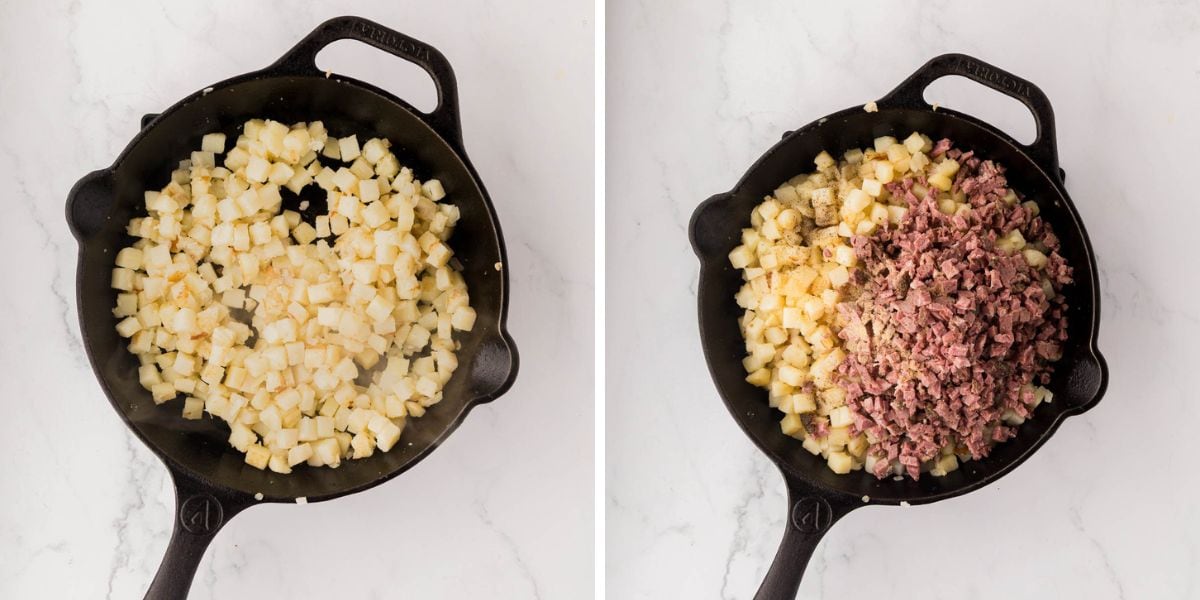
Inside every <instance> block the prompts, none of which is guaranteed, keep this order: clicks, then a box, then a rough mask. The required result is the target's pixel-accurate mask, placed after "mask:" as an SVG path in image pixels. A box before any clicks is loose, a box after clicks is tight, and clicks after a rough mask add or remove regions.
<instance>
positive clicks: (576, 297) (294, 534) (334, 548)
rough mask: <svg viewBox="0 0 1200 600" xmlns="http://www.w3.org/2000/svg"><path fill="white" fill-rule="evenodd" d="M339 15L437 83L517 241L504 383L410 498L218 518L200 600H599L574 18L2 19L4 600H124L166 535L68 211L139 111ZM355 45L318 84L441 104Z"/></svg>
mask: <svg viewBox="0 0 1200 600" xmlns="http://www.w3.org/2000/svg"><path fill="white" fill-rule="evenodd" d="M338 14H359V15H362V16H366V17H369V18H372V19H374V20H377V21H379V22H381V23H384V24H387V25H390V26H392V27H394V28H396V29H399V30H401V31H404V32H407V33H410V34H412V35H414V36H415V37H418V38H420V39H423V40H425V41H427V42H429V43H430V44H432V45H434V46H436V47H437V48H439V49H440V50H442V52H444V53H445V54H446V55H447V56H448V57H449V59H450V60H451V62H452V63H453V65H454V68H455V69H456V71H457V74H458V81H459V86H460V90H461V101H462V118H463V131H464V137H465V140H466V145H467V148H468V151H469V152H470V155H471V157H472V159H473V161H474V163H475V165H476V167H477V168H478V170H479V171H480V173H481V175H482V177H483V179H484V181H485V182H486V183H487V185H488V188H489V190H490V192H491V193H492V196H493V198H494V200H495V203H496V207H497V210H498V211H499V214H500V216H501V219H502V222H503V226H504V230H505V234H506V238H507V241H508V250H509V264H508V265H507V267H508V268H509V269H510V273H511V277H512V284H513V294H512V303H511V312H510V319H509V325H510V330H511V332H512V334H513V337H514V338H515V339H516V341H517V345H518V347H519V348H520V351H521V362H522V369H521V375H520V377H519V378H518V379H517V382H516V385H515V386H514V387H513V388H512V390H511V391H510V392H508V394H507V395H505V396H504V397H503V398H501V399H500V400H498V401H496V402H495V403H493V404H490V405H487V406H483V407H480V408H478V409H476V410H475V411H474V412H473V413H472V414H471V415H470V417H468V419H467V420H466V422H465V423H464V425H463V426H462V427H461V428H460V429H459V430H458V431H457V432H456V433H455V434H454V435H453V436H452V437H451V438H450V439H449V440H448V441H447V442H446V443H445V444H444V446H443V447H442V448H440V449H439V450H438V451H436V452H434V453H433V454H432V455H431V456H430V457H429V458H427V459H426V460H425V461H424V462H422V463H421V464H420V465H418V466H417V467H416V468H415V469H413V470H411V471H409V472H408V473H406V474H405V475H404V476H403V477H401V478H399V479H397V480H395V481H393V482H389V483H387V484H385V485H383V486H380V487H378V488H375V489H373V490H370V491H368V492H365V493H362V494H359V495H355V496H350V497H347V498H344V499H340V500H337V501H334V502H328V503H322V504H313V505H309V506H306V507H294V506H278V505H271V506H264V507H257V508H254V509H252V510H249V511H247V512H246V513H244V514H242V515H240V516H238V517H237V518H236V519H234V520H232V521H231V522H230V524H229V525H228V526H227V527H226V528H225V529H224V530H223V531H222V532H221V533H220V534H219V536H218V537H217V538H216V540H215V542H214V543H213V545H212V547H211V548H210V549H209V551H208V554H207V555H206V556H205V558H204V561H203V563H202V564H201V566H200V570H199V572H198V574H197V577H196V582H195V585H194V586H193V590H192V594H191V597H192V598H222V599H225V598H283V597H288V598H317V597H323V596H324V595H326V594H337V595H338V597H344V598H398V597H405V598H467V597H480V598H544V599H550V598H584V597H589V596H590V595H591V593H592V592H591V591H592V589H593V566H592V565H593V562H592V559H593V555H594V550H593V539H592V538H593V535H592V533H593V521H592V510H591V507H592V503H593V494H594V491H593V475H592V472H593V471H592V464H593V457H592V440H593V429H592V421H593V420H592V414H593V404H592V402H591V397H592V382H593V377H592V372H593V370H592V351H591V346H592V345H591V341H592V329H593V325H592V304H593V302H592V299H593V295H594V292H593V286H592V265H593V251H592V223H593V218H592V204H591V189H592V181H593V153H594V150H593V126H592V123H593V121H592V106H593V101H594V95H593V58H592V57H593V50H592V48H593V26H594V23H593V15H594V13H593V8H592V5H591V3H589V2H585V1H573V2H559V1H543V2H522V3H519V4H510V3H485V2H470V3H430V2H402V3H377V2H371V3H368V2H347V1H338V2H322V3H320V5H319V6H318V5H317V4H315V3H294V2H293V3H283V2H279V3H275V2H271V3H267V2H234V1H220V2H200V3H196V2H191V3H188V2H172V3H170V4H169V6H168V7H167V8H161V7H160V3H158V2H149V1H139V2H121V3H113V2H82V3H81V2H72V3H70V4H68V3H66V2H62V1H51V2H37V3H31V2H15V1H7V0H6V1H0V127H2V130H3V131H4V135H3V136H2V137H0V196H2V198H3V199H2V200H0V206H3V207H4V210H5V213H4V214H5V216H4V218H2V219H0V281H3V282H4V283H2V284H0V331H2V332H3V334H2V335H0V406H3V412H4V413H5V414H7V415H10V416H11V418H10V420H9V422H8V426H7V427H5V430H6V432H5V434H4V435H3V436H0V455H3V456H5V457H6V460H5V462H6V466H5V467H4V468H3V469H0V498H3V500H0V597H2V598H141V597H142V593H143V592H144V591H145V588H146V587H147V585H148V584H149V582H150V579H151V577H152V574H153V573H154V570H155V569H156V568H157V566H158V561H159V559H160V558H161V557H162V554H163V551H164V549H165V547H166V543H167V536H168V528H169V526H170V523H171V520H172V510H173V509H172V506H173V502H174V500H173V497H172V495H171V494H170V491H169V489H168V487H169V481H168V480H167V478H166V470H165V469H164V468H163V467H162V465H161V464H160V463H159V462H158V460H157V459H156V458H155V457H154V456H153V455H152V454H151V453H150V452H149V451H148V450H146V449H145V448H144V447H143V446H142V445H141V444H140V443H138V442H137V441H136V440H135V439H134V438H133V437H132V436H131V435H130V434H129V433H128V432H127V431H126V429H125V427H124V426H123V425H122V424H121V422H120V420H119V419H118V418H117V415H116V414H115V413H114V412H113V410H112V409H111V408H110V406H109V405H108V402H107V400H105V398H104V396H103V395H102V393H101V391H100V388H99V386H98V385H97V384H96V382H95V380H94V378H93V375H92V372H91V369H90V367H89V366H88V364H87V360H86V358H85V357H84V354H83V352H82V350H81V346H80V341H79V331H78V326H77V321H76V317H75V285H74V269H75V251H76V246H75V243H74V240H73V239H72V238H71V235H70V234H69V233H68V231H67V227H66V223H65V221H64V218H63V206H64V201H65V198H66V194H67V191H68V190H69V189H70V187H71V185H72V184H73V183H74V182H75V180H76V179H77V178H79V177H80V176H82V175H83V174H84V173H86V172H88V171H90V170H92V169H96V168H100V167H103V166H107V165H108V164H110V163H111V162H112V160H113V159H114V158H115V157H116V155H117V153H118V152H119V151H120V150H121V149H122V148H123V147H124V146H125V144H126V143H127V142H128V141H129V139H130V138H131V137H132V136H133V134H134V133H135V132H136V131H137V128H138V119H139V117H141V115H142V114H144V113H147V112H156V111H159V110H161V109H163V108H165V107H166V106H168V105H170V104H171V103H173V102H174V101H175V100H177V99H179V98H182V97H183V96H185V95H187V94H190V93H192V92H194V91H195V90H198V89H201V88H203V87H205V86H207V85H209V84H211V83H214V82H216V81H219V80H221V79H224V78H226V77H228V76H232V75H235V74H238V73H243V72H246V71H250V70H254V69H258V68H261V67H263V66H266V65H267V64H269V63H270V62H272V61H273V60H274V59H276V58H277V57H278V56H279V55H280V54H281V53H282V52H283V51H284V50H286V49H287V48H289V47H290V46H291V45H292V44H293V43H295V42H296V41H298V40H299V39H300V38H301V37H302V36H303V35H305V34H306V33H308V32H309V31H310V30H311V29H312V28H313V27H314V26H316V25H317V24H318V23H319V22H321V21H323V20H324V19H325V18H328V17H331V16H335V15H338ZM348 44H351V47H350V48H346V49H339V50H337V52H336V53H335V54H336V55H337V60H338V61H339V62H337V63H334V59H330V62H329V64H328V65H325V64H323V65H322V66H329V67H332V68H333V69H334V70H338V71H341V72H349V73H351V74H355V75H360V76H362V77H363V78H365V79H368V80H371V81H376V82H382V83H383V84H384V85H385V87H390V88H391V89H393V90H394V91H396V92H398V93H399V94H401V95H404V96H408V95H410V94H412V93H416V94H417V95H418V96H419V93H420V92H424V93H425V96H424V97H425V98H426V99H427V100H428V99H431V98H432V92H431V90H432V86H431V85H430V84H429V83H427V82H426V81H425V80H422V79H421V78H420V76H417V75H412V76H408V75H406V76H402V77H399V78H398V79H396V78H395V77H397V76H395V75H394V74H393V71H400V70H402V69H401V67H402V66H403V65H404V63H403V62H402V61H400V60H399V59H394V58H391V57H388V56H386V55H384V54H382V53H380V52H376V51H373V50H371V49H367V48H365V47H363V48H362V49H356V48H353V44H352V43H348ZM355 60H359V61H361V62H359V63H357V64H356V63H354V62H353V61H355ZM342 65H345V66H347V67H349V68H346V69H343V67H342ZM408 72H409V73H410V74H411V73H414V72H416V71H415V69H408ZM389 82H391V83H392V84H393V85H387V84H388V83H389ZM408 86H414V87H412V88H410V87H408ZM415 86H423V87H421V88H420V89H418V88H417V87H415ZM426 105H428V103H426Z"/></svg>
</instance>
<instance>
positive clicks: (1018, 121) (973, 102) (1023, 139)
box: [924, 75, 1037, 145]
mask: <svg viewBox="0 0 1200 600" xmlns="http://www.w3.org/2000/svg"><path fill="white" fill-rule="evenodd" d="M924 98H925V101H926V102H928V103H929V104H933V103H935V102H936V103H937V104H938V106H939V107H949V108H953V109H955V110H961V111H962V112H964V113H967V114H969V115H971V116H973V117H976V118H978V119H980V120H982V121H984V122H986V123H991V124H992V125H995V126H996V127H998V128H1000V129H1002V130H1004V131H1005V132H1007V133H1008V134H1009V135H1011V136H1012V137H1013V139H1015V140H1017V141H1018V142H1020V143H1022V144H1025V145H1029V144H1032V143H1033V142H1034V140H1036V139H1037V123H1035V122H1034V120H1033V113H1031V112H1029V108H1027V107H1026V106H1025V105H1024V104H1022V103H1021V101H1020V100H1017V99H1016V98H1013V97H1011V96H1006V95H1004V94H1001V93H1000V92H997V91H995V90H993V89H991V88H988V87H986V86H983V85H980V84H978V83H976V82H974V81H971V80H970V79H967V78H966V77H962V76H960V75H947V76H946V77H942V78H940V79H938V80H936V81H934V82H933V83H931V84H929V87H927V88H925V94H924Z"/></svg>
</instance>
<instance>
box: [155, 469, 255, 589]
mask: <svg viewBox="0 0 1200 600" xmlns="http://www.w3.org/2000/svg"><path fill="white" fill-rule="evenodd" d="M171 479H172V480H173V481H174V483H175V526H174V530H173V531H172V532H171V541H170V543H169V544H167V554H166V556H164V557H163V560H162V564H160V565H159V567H158V573H156V574H155V575H154V581H153V582H151V583H150V589H149V590H148V591H147V592H146V600H180V599H182V598H187V595H188V590H189V589H191V587H192V579H193V578H194V577H195V575H196V568H197V567H199V566H200V559H201V558H203V557H204V550H205V549H206V548H208V543H209V542H211V541H212V539H213V537H215V536H216V534H217V532H218V531H220V530H221V527H222V526H223V525H225V523H226V522H227V521H229V519H231V518H233V516H234V515H236V514H238V513H239V512H241V511H242V510H243V509H245V508H246V507H247V506H249V505H250V504H249V502H247V501H246V500H244V499H241V498H235V497H233V496H231V495H229V494H223V493H221V492H219V491H217V490H214V489H212V488H210V487H208V486H206V485H204V484H202V483H200V482H198V481H195V480H194V479H192V478H191V477H189V476H187V475H184V474H182V473H177V472H175V470H174V469H171Z"/></svg>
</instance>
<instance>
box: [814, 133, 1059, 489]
mask: <svg viewBox="0 0 1200 600" xmlns="http://www.w3.org/2000/svg"><path fill="white" fill-rule="evenodd" d="M931 154H932V155H933V156H940V155H942V154H945V155H946V156H948V157H952V158H956V159H957V160H959V161H960V163H961V165H962V166H961V168H960V169H959V173H958V175H957V176H956V178H955V182H954V183H955V186H956V189H959V190H961V191H962V192H963V193H964V194H966V195H967V201H968V202H969V203H970V204H971V206H972V207H973V210H972V211H970V212H968V213H966V214H962V215H950V216H948V215H945V214H942V213H941V211H939V210H938V207H937V200H936V197H935V196H934V194H933V192H927V193H926V195H925V196H924V197H917V196H916V195H915V194H914V193H913V191H912V189H913V183H914V181H916V180H917V179H923V178H905V179H902V180H900V181H896V182H892V183H890V184H888V189H889V191H890V192H891V193H892V194H893V195H894V196H895V197H902V198H904V200H905V201H906V202H907V204H908V206H909V211H908V213H907V214H906V215H905V218H904V219H903V220H902V221H901V223H900V224H899V225H897V226H891V227H886V228H882V229H880V230H878V231H876V233H875V234H873V235H872V236H870V237H868V236H855V237H854V238H852V239H851V244H852V246H853V247H854V250H855V254H856V255H858V257H859V259H860V261H861V265H860V267H859V268H858V269H857V271H858V272H859V275H858V276H857V277H856V279H855V282H856V283H857V284H858V289H857V290H856V292H855V293H854V294H851V295H850V297H851V298H853V300H848V301H846V302H844V303H843V304H842V305H840V306H839V313H840V314H841V315H842V316H843V319H844V320H845V322H846V323H848V324H849V325H848V326H847V328H846V329H849V330H851V331H850V333H846V331H845V330H843V336H844V337H845V338H846V339H852V340H855V341H856V343H854V344H849V345H848V346H847V351H848V354H847V358H846V359H845V360H844V361H842V364H841V365H840V366H839V367H838V377H839V378H840V381H841V382H842V384H843V385H844V386H845V388H846V390H847V394H846V402H847V404H848V405H849V407H850V411H851V415H852V425H851V429H852V432H853V433H855V434H857V433H861V432H866V433H868V434H869V435H870V436H871V438H872V439H874V440H876V441H875V442H873V443H872V445H871V447H870V449H869V453H870V454H871V456H872V457H874V458H875V459H876V460H877V462H876V463H875V465H874V468H873V469H872V471H873V473H874V474H875V475H876V476H877V477H885V476H887V475H888V474H890V473H891V464H892V463H893V462H897V461H898V462H899V464H901V465H902V466H903V467H904V470H905V472H906V473H907V474H908V475H909V476H910V477H913V478H914V479H916V478H918V477H920V472H921V467H922V465H923V464H926V463H927V462H929V461H931V460H933V459H935V458H937V457H938V455H939V453H940V451H941V449H942V448H945V447H947V446H950V447H953V448H956V449H960V450H965V451H966V452H967V453H969V454H970V455H971V456H972V457H974V458H982V457H984V456H987V454H988V453H989V452H990V451H991V449H992V447H993V446H994V445H995V444H996V443H999V442H1002V441H1004V440H1007V439H1009V438H1011V437H1012V436H1013V435H1016V429H1015V428H1013V427H1011V426H1007V425H1004V424H1003V422H1002V421H1001V417H1002V416H1003V415H1004V414H1005V413H1006V412H1007V411H1012V412H1013V413H1015V414H1018V415H1021V416H1026V415H1028V414H1029V412H1030V409H1029V406H1030V405H1032V402H1033V394H1032V391H1031V390H1030V388H1029V386H1030V384H1032V383H1043V382H1046V381H1048V380H1049V378H1050V374H1051V373H1052V368H1053V367H1052V362H1053V361H1054V360H1056V359H1057V358H1058V357H1059V356H1060V355H1061V353H1062V342H1063V341H1065V340H1066V322H1067V321H1066V314H1067V311H1066V304H1065V297H1064V296H1063V294H1062V293H1061V292H1062V289H1063V287H1064V286H1066V285H1068V284H1069V283H1071V277H1072V273H1071V268H1070V266H1069V264H1068V263H1067V261H1066V259H1064V258H1063V257H1062V256H1061V255H1060V254H1059V253H1058V251H1057V250H1058V247H1059V240H1058V238H1057V237H1055V235H1054V233H1053V232H1052V231H1051V230H1050V227H1049V225H1048V224H1047V223H1045V222H1044V221H1042V219H1041V218H1040V217H1037V216H1034V215H1032V214H1031V213H1030V211H1029V210H1027V209H1026V208H1024V207H1023V206H1021V205H1020V203H1017V204H1015V205H1010V204H1008V203H1006V202H1004V201H1003V198H1004V196H1005V195H1007V194H1008V191H1009V188H1008V183H1007V180H1006V178H1005V176H1004V171H1003V169H1002V168H1001V167H1000V166H999V165H996V164H995V163H993V162H992V161H988V160H981V159H980V158H979V157H977V156H974V154H973V153H971V152H961V151H960V150H958V149H956V148H954V147H953V146H952V144H951V143H950V141H949V140H939V141H938V142H937V143H936V144H935V145H934V148H933V151H932V152H931ZM1012 229H1017V230H1019V231H1020V232H1021V234H1022V235H1023V236H1024V237H1025V239H1026V240H1028V241H1029V242H1030V243H1040V244H1041V245H1042V247H1045V248H1046V250H1047V252H1046V253H1047V258H1048V260H1047V264H1046V266H1045V267H1044V269H1043V270H1041V271H1040V272H1039V271H1038V270H1036V269H1034V268H1032V267H1030V266H1029V265H1028V264H1027V263H1026V261H1025V260H1024V258H1023V257H1022V256H1021V255H1020V254H1019V253H1016V254H1008V253H1006V252H1005V251H1002V250H999V249H997V248H996V245H995V244H996V240H997V239H998V238H999V237H1001V236H1003V235H1005V234H1007V233H1008V231H1010V230H1012ZM1043 277H1044V278H1047V279H1048V280H1049V282H1050V287H1051V289H1052V290H1053V291H1054V297H1053V298H1047V297H1046V294H1045V292H1044V291H1043V289H1042V283H1041V281H1042V279H1043ZM885 332H886V335H885ZM827 427H828V425H827V423H824V422H818V424H817V429H818V431H827Z"/></svg>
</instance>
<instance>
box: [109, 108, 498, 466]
mask: <svg viewBox="0 0 1200 600" xmlns="http://www.w3.org/2000/svg"><path fill="white" fill-rule="evenodd" d="M226 147H227V140H226V139H225V135H223V134H220V133H213V134H209V135H205V136H204V138H203V141H202V142H201V146H200V149H199V150H198V151H196V152H193V153H192V154H191V157H190V159H188V160H184V161H182V162H181V163H180V164H179V168H178V169H177V170H175V171H174V172H173V173H172V175H171V182H170V183H169V184H167V186H166V187H164V188H162V189H161V190H158V191H147V192H146V193H145V206H146V212H147V216H145V217H141V218H134V219H132V220H131V221H130V222H129V226H128V230H127V231H128V233H129V235H131V236H133V237H134V238H136V241H135V242H134V243H133V244H132V245H130V246H129V247H126V248H123V249H122V250H121V251H120V252H119V253H118V254H117V256H116V268H115V269H113V272H112V286H113V287H114V288H116V289H117V290H118V295H117V303H116V308H115V309H114V310H113V314H114V315H115V316H116V317H117V319H118V320H119V322H118V323H117V326H116V327H117V331H118V333H119V334H120V335H121V336H122V337H125V338H129V346H128V347H129V351H130V352H132V353H133V354H135V355H136V356H137V357H138V360H139V361H140V363H141V367H140V369H139V371H138V376H139V380H140V382H141V384H142V386H143V387H145V388H146V389H147V390H149V391H150V393H151V395H152V397H153V399H154V401H155V402H156V403H158V404H163V403H166V402H170V401H172V400H174V399H176V398H177V397H180V396H182V397H183V405H182V408H181V410H182V415H183V418H185V419H201V418H204V413H205V412H207V413H208V414H209V415H211V416H212V417H219V418H221V419H223V420H224V421H225V422H226V423H228V425H229V427H230V430H231V432H230V436H229V443H230V445H232V446H233V447H235V448H237V449H238V450H239V451H241V452H243V453H245V455H246V456H245V460H246V463H248V464H250V465H253V466H254V467H257V468H259V469H266V468H270V469H271V470H272V471H275V472H277V473H289V472H291V470H292V468H293V467H295V466H296V465H298V464H300V463H302V462H306V463H308V464H309V465H311V466H322V465H324V466H330V467H337V466H338V465H339V464H340V463H341V461H342V459H343V458H364V457H367V456H371V454H372V453H373V452H374V451H375V450H376V449H378V450H380V451H383V452H387V451H389V450H391V449H392V448H393V447H394V446H395V445H396V443H397V441H398V440H399V439H400V434H401V431H402V430H403V428H404V425H405V423H406V420H407V419H409V418H416V417H420V416H422V415H423V414H424V413H425V410H426V408H428V407H430V406H432V405H434V404H437V403H438V402H439V401H440V400H441V399H442V388H443V386H445V384H446V382H447V381H448V380H449V379H450V376H451V374H453V373H454V370H455V368H457V366H458V359H457V357H456V354H455V352H456V350H457V348H458V345H457V343H456V342H455V341H454V338H453V332H454V331H455V330H459V331H469V330H470V329H472V327H473V325H474V322H475V311H474V310H473V309H472V308H471V306H470V303H469V298H468V295H467V288H466V284H465V283H464V281H463V278H462V276H461V274H460V273H459V272H458V271H457V270H456V268H455V263H454V261H453V260H452V256H453V252H452V251H451V249H450V247H449V246H448V245H447V243H446V240H447V239H448V238H449V237H450V234H451V232H452V230H453V228H454V225H455V224H456V222H457V221H458V219H459V211H458V208H457V207H456V206H455V205H453V204H449V203H444V202H441V200H443V198H444V196H445V192H444V190H443V189H442V185H441V183H440V182H439V181H437V180H436V179H433V180H429V181H425V182H421V181H418V180H416V179H414V177H413V173H412V171H411V170H409V169H408V168H406V167H402V166H401V165H400V163H399V161H398V160H397V158H396V156H395V155H394V154H393V153H392V152H390V151H389V147H390V143H389V142H388V140H386V139H378V138H372V139H369V140H366V141H365V142H364V143H361V144H360V143H359V140H358V138H357V137H356V136H354V135H351V136H349V137H343V138H340V139H339V138H335V137H331V136H329V135H328V133H327V132H326V130H325V127H324V125H323V124H322V123H321V122H319V121H314V122H312V123H297V124H295V125H292V126H290V127H289V126H287V125H285V124H283V123H279V122H276V121H270V120H265V121H264V120H257V119H256V120H251V121H248V122H246V123H245V125H244V127H243V129H242V134H241V135H240V136H238V138H237V140H236V141H235V143H234V144H233V145H232V147H230V148H229V149H228V151H226ZM322 160H326V161H327V163H326V164H323V163H322ZM314 184H315V185H317V186H319V187H320V188H321V189H322V190H324V191H325V193H326V197H327V210H326V211H325V213H324V214H322V215H320V216H317V217H316V218H315V219H314V222H313V223H308V222H305V221H303V220H302V218H301V215H300V213H298V212H295V211H291V210H283V208H282V206H283V190H287V191H289V192H290V193H293V194H299V193H300V192H301V190H303V189H304V188H306V187H308V186H311V185H314Z"/></svg>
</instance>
